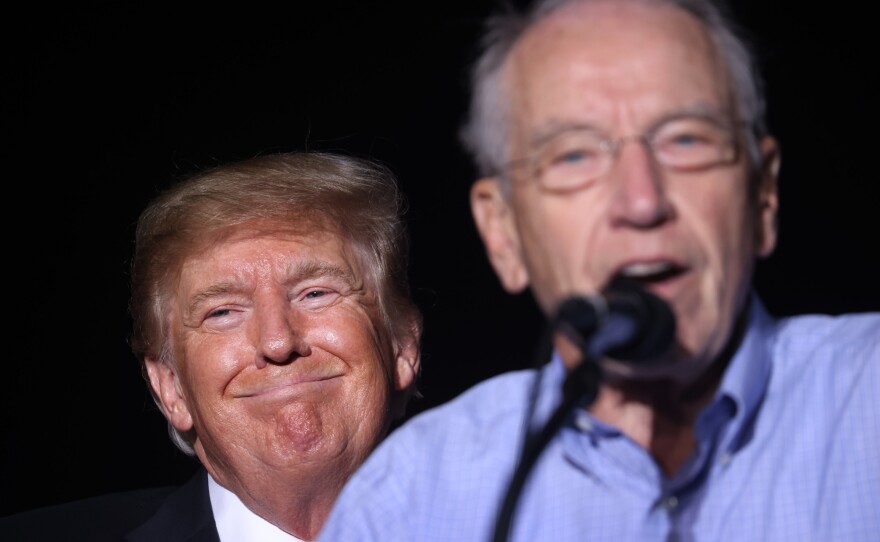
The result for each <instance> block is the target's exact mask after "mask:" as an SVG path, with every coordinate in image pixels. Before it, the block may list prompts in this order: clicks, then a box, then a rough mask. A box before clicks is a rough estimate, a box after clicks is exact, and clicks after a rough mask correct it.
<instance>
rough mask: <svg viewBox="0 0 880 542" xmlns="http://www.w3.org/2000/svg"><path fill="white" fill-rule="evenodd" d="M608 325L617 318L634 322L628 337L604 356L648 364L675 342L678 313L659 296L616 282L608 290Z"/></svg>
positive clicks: (664, 352) (621, 281)
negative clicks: (676, 314)
mask: <svg viewBox="0 0 880 542" xmlns="http://www.w3.org/2000/svg"><path fill="white" fill-rule="evenodd" d="M605 295H606V297H607V298H608V300H609V301H608V303H609V305H610V306H611V307H613V308H612V310H610V311H609V323H608V324H606V325H611V324H610V322H611V320H612V319H614V318H626V319H627V320H629V321H631V322H632V326H633V330H632V333H630V334H629V337H627V338H625V339H624V340H622V341H621V342H620V343H619V344H616V345H614V346H612V347H609V348H608V349H607V350H606V351H605V355H606V356H608V357H611V358H614V359H616V360H619V361H628V362H646V361H651V360H654V359H657V358H659V357H661V356H663V355H664V354H666V353H667V352H668V351H669V350H670V349H671V348H672V346H673V344H674V343H675V328H676V322H675V313H673V312H672V308H671V307H670V306H669V304H668V303H667V302H666V301H664V300H663V299H662V298H660V297H659V296H657V295H655V294H652V293H651V292H649V291H647V290H645V289H644V288H643V287H642V285H641V284H639V283H638V282H635V281H632V280H625V279H616V280H614V281H613V282H612V283H611V285H610V286H609V288H608V289H607V290H606V294H605Z"/></svg>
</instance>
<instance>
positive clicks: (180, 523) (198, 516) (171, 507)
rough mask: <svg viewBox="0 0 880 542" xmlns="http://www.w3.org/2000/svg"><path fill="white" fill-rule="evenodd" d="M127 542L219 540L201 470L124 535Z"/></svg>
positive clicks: (205, 474)
mask: <svg viewBox="0 0 880 542" xmlns="http://www.w3.org/2000/svg"><path fill="white" fill-rule="evenodd" d="M125 540H127V541H129V542H220V535H218V534H217V526H216V525H215V524H214V513H213V512H212V510H211V498H210V497H209V495H208V473H207V472H206V471H205V470H204V469H201V468H200V469H199V471H198V472H197V473H196V474H195V476H193V477H192V478H191V479H190V480H189V481H188V482H187V483H186V484H184V485H182V486H181V487H180V489H178V490H177V491H175V492H174V493H172V494H171V495H169V496H168V498H167V499H165V502H163V503H162V505H161V506H160V507H159V509H158V510H156V513H155V514H153V516H152V517H150V518H149V519H148V520H147V521H145V522H144V523H143V524H142V525H140V526H139V527H137V528H135V529H134V530H132V531H131V532H130V533H128V535H127V536H126V537H125Z"/></svg>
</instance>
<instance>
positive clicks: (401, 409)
mask: <svg viewBox="0 0 880 542" xmlns="http://www.w3.org/2000/svg"><path fill="white" fill-rule="evenodd" d="M419 337H421V325H420V324H419V322H418V321H415V320H414V321H413V322H412V323H411V325H410V326H409V329H408V330H407V333H405V334H403V335H402V336H399V337H397V338H395V341H396V347H395V349H396V351H397V354H396V358H395V360H394V391H395V392H396V393H394V394H393V395H394V396H395V397H396V400H394V401H393V406H392V410H393V411H392V417H393V418H395V419H396V418H401V417H403V415H404V413H405V412H406V405H407V403H408V402H409V399H410V397H412V395H413V393H415V392H416V384H417V381H418V377H419V371H420V370H421V364H422V356H421V347H420V343H419Z"/></svg>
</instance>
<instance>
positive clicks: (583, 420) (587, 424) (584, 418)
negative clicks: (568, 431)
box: [574, 412, 593, 433]
mask: <svg viewBox="0 0 880 542" xmlns="http://www.w3.org/2000/svg"><path fill="white" fill-rule="evenodd" d="M574 424H575V426H577V428H578V429H580V430H581V431H583V432H584V433H589V432H590V431H592V430H593V421H592V420H591V419H590V416H589V414H587V413H586V412H578V414H577V416H575V419H574Z"/></svg>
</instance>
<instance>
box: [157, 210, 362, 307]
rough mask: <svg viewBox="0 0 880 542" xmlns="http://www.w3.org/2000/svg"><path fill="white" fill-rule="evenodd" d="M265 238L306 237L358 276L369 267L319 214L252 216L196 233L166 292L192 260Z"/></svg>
mask: <svg viewBox="0 0 880 542" xmlns="http://www.w3.org/2000/svg"><path fill="white" fill-rule="evenodd" d="M265 238H277V239H295V240H296V239H298V240H303V239H308V240H310V242H311V243H312V246H314V247H316V248H317V249H319V251H320V252H322V253H324V255H325V256H326V255H327V254H333V255H335V256H338V257H339V259H340V260H344V261H345V262H346V264H347V265H346V266H347V267H349V268H350V271H351V272H352V273H355V274H356V275H357V276H358V277H360V278H367V277H366V276H365V275H369V273H365V270H368V269H370V266H369V265H367V262H366V261H365V258H366V257H367V256H366V254H365V251H364V250H360V249H359V247H358V245H357V243H355V242H354V241H352V240H351V238H350V236H348V235H346V234H345V232H344V231H342V229H341V228H340V227H339V226H338V225H337V224H335V223H334V222H332V221H331V220H329V219H326V218H324V217H320V216H311V217H309V218H304V219H302V220H290V221H287V220H285V221H282V220H274V219H254V220H249V221H246V222H242V223H238V224H233V225H227V226H224V227H220V228H216V229H213V230H210V231H204V232H203V233H202V235H199V236H196V237H195V238H194V239H193V240H192V243H191V244H190V245H189V246H188V247H186V249H184V250H182V251H181V253H180V256H179V258H178V261H177V265H176V266H174V267H175V268H174V269H170V270H169V272H170V273H171V274H172V277H170V279H171V280H169V281H168V286H169V287H170V290H171V291H169V292H167V293H168V294H171V293H172V291H173V290H175V289H176V288H177V287H178V285H179V284H180V280H181V277H182V275H183V273H184V271H185V270H186V269H188V268H190V267H191V266H192V265H193V264H194V263H197V262H200V261H203V260H207V259H211V258H212V257H213V256H214V255H215V254H217V253H220V252H221V249H223V248H225V247H229V246H231V245H236V244H247V243H250V242H252V241H254V240H258V239H265ZM278 256H279V258H281V259H286V258H287V256H289V255H284V254H279V255H278Z"/></svg>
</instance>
